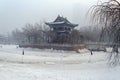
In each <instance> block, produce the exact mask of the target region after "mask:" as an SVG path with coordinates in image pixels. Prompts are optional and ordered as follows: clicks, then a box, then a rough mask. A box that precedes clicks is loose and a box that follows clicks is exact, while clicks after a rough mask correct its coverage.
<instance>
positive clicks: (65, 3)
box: [0, 0, 98, 34]
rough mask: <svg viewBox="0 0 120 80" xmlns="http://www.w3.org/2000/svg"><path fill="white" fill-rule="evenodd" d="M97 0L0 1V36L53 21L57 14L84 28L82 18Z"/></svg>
mask: <svg viewBox="0 0 120 80" xmlns="http://www.w3.org/2000/svg"><path fill="white" fill-rule="evenodd" d="M97 2H98V0H0V34H6V33H8V32H10V31H12V30H14V29H15V28H21V27H24V25H25V24H26V23H35V22H40V21H48V22H50V21H53V20H54V19H55V18H56V17H57V15H58V14H60V15H62V16H64V17H67V18H68V19H69V20H70V21H71V22H74V23H78V24H79V26H84V23H85V20H84V18H85V17H84V16H85V14H86V12H87V10H88V8H89V7H90V6H92V5H93V4H96V3H97Z"/></svg>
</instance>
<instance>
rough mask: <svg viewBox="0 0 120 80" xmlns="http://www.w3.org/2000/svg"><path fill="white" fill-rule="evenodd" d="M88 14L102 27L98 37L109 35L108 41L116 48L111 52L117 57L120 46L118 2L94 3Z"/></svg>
mask: <svg viewBox="0 0 120 80" xmlns="http://www.w3.org/2000/svg"><path fill="white" fill-rule="evenodd" d="M90 14H91V15H90V16H91V19H92V20H91V21H93V22H94V23H97V24H98V25H100V26H101V27H102V32H101V36H100V38H104V37H103V36H105V35H107V36H108V37H109V41H110V42H111V43H112V44H111V46H112V47H113V49H114V50H116V51H113V53H114V55H115V56H117V57H115V59H117V58H118V54H119V52H118V47H119V46H120V2H119V1H117V0H110V1H108V2H104V3H101V4H98V5H94V6H92V8H91V9H90ZM109 44H110V43H109ZM119 58H120V57H119ZM115 61H116V60H115ZM117 61H118V60H117Z"/></svg>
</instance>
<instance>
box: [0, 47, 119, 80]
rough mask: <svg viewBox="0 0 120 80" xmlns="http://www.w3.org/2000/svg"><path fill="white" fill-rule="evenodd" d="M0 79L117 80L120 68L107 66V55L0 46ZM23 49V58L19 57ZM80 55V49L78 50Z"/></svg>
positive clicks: (103, 53) (102, 53)
mask: <svg viewBox="0 0 120 80" xmlns="http://www.w3.org/2000/svg"><path fill="white" fill-rule="evenodd" d="M0 46H2V47H0V80H119V79H120V66H116V67H110V66H109V65H108V64H107V63H108V61H107V56H108V54H109V53H105V52H93V55H92V56H91V55H90V52H89V51H86V52H84V54H81V53H76V52H74V51H57V50H52V49H51V50H50V49H49V50H48V49H44V50H40V49H32V48H25V49H23V48H18V46H17V45H0ZM23 50H24V53H25V55H22V51H23ZM82 52H83V50H82Z"/></svg>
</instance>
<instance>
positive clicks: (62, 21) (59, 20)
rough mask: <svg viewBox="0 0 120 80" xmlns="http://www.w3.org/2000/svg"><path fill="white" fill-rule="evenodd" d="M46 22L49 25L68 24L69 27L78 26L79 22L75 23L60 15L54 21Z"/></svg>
mask: <svg viewBox="0 0 120 80" xmlns="http://www.w3.org/2000/svg"><path fill="white" fill-rule="evenodd" d="M45 24H47V25H49V26H53V25H54V26H55V25H67V26H69V27H76V26H78V24H73V23H71V22H70V21H68V20H67V18H64V17H61V16H59V15H58V17H57V18H56V19H55V21H53V22H46V23H45Z"/></svg>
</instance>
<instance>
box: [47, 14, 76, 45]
mask: <svg viewBox="0 0 120 80" xmlns="http://www.w3.org/2000/svg"><path fill="white" fill-rule="evenodd" d="M45 24H46V25H48V26H49V27H50V33H54V38H53V37H52V38H51V39H50V41H51V42H52V43H67V41H68V40H69V36H70V34H71V32H72V30H73V29H74V28H75V27H76V26H78V24H73V23H71V22H70V21H68V20H67V18H64V17H61V16H59V15H58V17H57V18H56V19H55V20H54V21H53V22H46V23H45Z"/></svg>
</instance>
